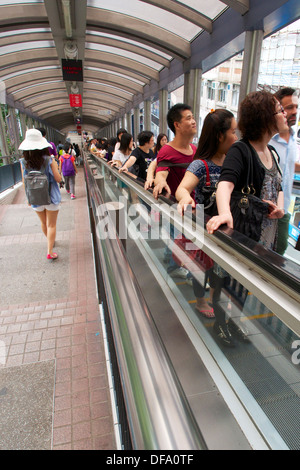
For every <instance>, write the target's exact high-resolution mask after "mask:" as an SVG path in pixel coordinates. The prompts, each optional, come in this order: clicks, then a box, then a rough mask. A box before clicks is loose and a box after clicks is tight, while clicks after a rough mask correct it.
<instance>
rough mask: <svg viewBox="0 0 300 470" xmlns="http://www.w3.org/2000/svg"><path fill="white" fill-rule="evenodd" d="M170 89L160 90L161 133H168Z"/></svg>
mask: <svg viewBox="0 0 300 470" xmlns="http://www.w3.org/2000/svg"><path fill="white" fill-rule="evenodd" d="M168 96H169V93H168V90H160V91H159V133H160V134H167V132H168V125H167V114H168Z"/></svg>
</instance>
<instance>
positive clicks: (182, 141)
mask: <svg viewBox="0 0 300 470" xmlns="http://www.w3.org/2000/svg"><path fill="white" fill-rule="evenodd" d="M167 121H168V126H169V128H170V129H171V131H172V132H173V133H174V134H175V137H174V139H173V140H172V141H171V142H169V143H167V144H165V145H164V146H163V147H162V148H161V149H160V151H159V152H158V155H157V168H156V176H155V181H154V189H153V195H154V197H155V198H156V199H157V198H158V196H159V194H161V193H162V191H163V190H165V191H166V192H167V193H169V194H171V195H172V196H175V192H176V190H177V187H178V185H179V184H180V182H181V180H182V178H183V176H184V174H185V171H186V168H187V166H188V165H189V164H190V163H191V162H192V161H193V158H194V155H195V152H196V150H197V147H196V145H193V144H192V143H191V142H192V140H193V138H194V136H195V134H196V132H197V124H196V121H195V119H194V116H193V113H192V108H191V107H190V106H188V105H186V104H181V103H179V104H176V105H175V106H173V107H172V108H171V109H170V110H169V112H168V115H167ZM164 162H165V163H166V165H167V164H169V163H170V164H175V165H178V164H185V167H184V166H183V167H180V166H170V167H169V166H163V165H164ZM170 236H171V238H174V227H173V226H172V225H171V227H170ZM168 260H169V266H168V268H167V272H168V273H169V274H170V276H172V277H180V278H183V279H186V278H187V276H188V271H187V270H186V269H184V268H182V267H178V266H177V265H176V264H175V261H174V260H173V259H172V257H171V251H170V249H169V248H168V247H166V249H165V254H164V261H168Z"/></svg>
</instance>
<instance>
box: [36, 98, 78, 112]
mask: <svg viewBox="0 0 300 470" xmlns="http://www.w3.org/2000/svg"><path fill="white" fill-rule="evenodd" d="M54 107H55V108H59V109H63V110H65V109H68V107H69V109H70V112H71V106H70V102H69V100H67V99H59V100H53V101H51V102H50V103H49V102H48V103H47V104H39V105H35V106H34V107H32V108H31V109H32V111H33V112H34V113H37V114H39V113H40V112H43V111H44V110H47V109H49V110H50V109H52V108H54Z"/></svg>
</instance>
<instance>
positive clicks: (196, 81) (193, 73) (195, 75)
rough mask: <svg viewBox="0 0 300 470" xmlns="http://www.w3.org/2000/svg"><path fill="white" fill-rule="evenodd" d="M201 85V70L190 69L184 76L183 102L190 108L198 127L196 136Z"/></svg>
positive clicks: (198, 122) (198, 123)
mask: <svg viewBox="0 0 300 470" xmlns="http://www.w3.org/2000/svg"><path fill="white" fill-rule="evenodd" d="M201 83H202V70H201V69H191V70H190V71H189V72H188V73H186V74H185V75H184V102H185V103H186V104H188V105H189V106H191V107H192V111H193V114H194V117H195V119H196V122H197V125H198V135H199V125H200V100H201Z"/></svg>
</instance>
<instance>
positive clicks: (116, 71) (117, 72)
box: [84, 61, 150, 86]
mask: <svg viewBox="0 0 300 470" xmlns="http://www.w3.org/2000/svg"><path fill="white" fill-rule="evenodd" d="M91 64H92V65H90V63H89V62H87V61H85V67H84V70H85V71H88V70H92V71H94V72H96V73H97V72H105V73H109V74H111V75H112V76H116V77H121V78H127V79H132V81H133V82H134V83H137V84H138V85H143V86H145V85H148V84H149V83H150V79H147V78H145V77H141V76H138V75H137V73H136V72H129V71H128V70H124V69H122V68H120V67H118V66H113V65H110V66H109V67H107V66H105V65H103V66H101V67H99V66H98V67H97V65H96V64H95V63H94V62H91Z"/></svg>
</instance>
